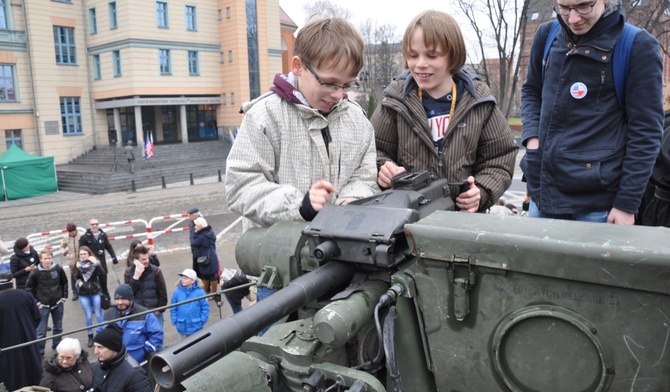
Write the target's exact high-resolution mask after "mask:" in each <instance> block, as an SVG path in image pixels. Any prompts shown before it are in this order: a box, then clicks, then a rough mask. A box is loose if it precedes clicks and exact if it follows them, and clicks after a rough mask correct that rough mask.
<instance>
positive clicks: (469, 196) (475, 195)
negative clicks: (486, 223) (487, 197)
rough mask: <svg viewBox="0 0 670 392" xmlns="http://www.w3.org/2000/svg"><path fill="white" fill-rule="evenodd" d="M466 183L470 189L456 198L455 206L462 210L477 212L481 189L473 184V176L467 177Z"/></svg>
mask: <svg viewBox="0 0 670 392" xmlns="http://www.w3.org/2000/svg"><path fill="white" fill-rule="evenodd" d="M467 181H468V185H469V186H470V189H468V190H467V192H463V193H461V194H460V195H458V197H457V198H456V207H458V208H459V209H460V210H461V211H463V212H477V210H479V201H480V200H481V199H482V195H481V191H480V190H479V188H478V187H477V185H475V178H474V177H473V176H470V177H468V180H467Z"/></svg>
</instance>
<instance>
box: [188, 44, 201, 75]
mask: <svg viewBox="0 0 670 392" xmlns="http://www.w3.org/2000/svg"><path fill="white" fill-rule="evenodd" d="M188 74H189V75H191V76H198V75H200V67H199V66H198V52H195V51H192V50H189V51H188Z"/></svg>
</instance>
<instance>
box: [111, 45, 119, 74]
mask: <svg viewBox="0 0 670 392" xmlns="http://www.w3.org/2000/svg"><path fill="white" fill-rule="evenodd" d="M112 65H113V66H114V76H121V51H120V50H114V51H112Z"/></svg>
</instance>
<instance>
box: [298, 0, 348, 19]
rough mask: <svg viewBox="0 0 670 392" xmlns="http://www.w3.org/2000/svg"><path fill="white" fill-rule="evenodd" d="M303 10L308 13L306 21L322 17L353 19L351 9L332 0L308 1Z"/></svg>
mask: <svg viewBox="0 0 670 392" xmlns="http://www.w3.org/2000/svg"><path fill="white" fill-rule="evenodd" d="M302 10H303V13H304V14H305V15H306V16H305V22H309V21H310V20H313V19H322V18H342V19H346V20H350V19H351V11H349V9H347V8H343V7H340V6H339V5H337V4H335V3H334V2H332V1H330V0H316V1H314V2H312V3H307V4H305V5H303V6H302Z"/></svg>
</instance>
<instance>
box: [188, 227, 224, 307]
mask: <svg viewBox="0 0 670 392" xmlns="http://www.w3.org/2000/svg"><path fill="white" fill-rule="evenodd" d="M193 224H194V225H195V229H194V232H193V235H191V251H192V252H194V254H195V255H197V257H196V260H195V268H193V270H194V271H197V272H198V273H199V275H198V276H199V277H200V279H202V288H203V289H204V290H205V292H206V293H208V294H209V293H211V292H215V291H216V287H217V285H218V281H219V258H218V256H217V255H216V234H214V230H213V229H212V226H210V225H209V224H208V223H207V221H206V220H205V218H203V217H199V218H197V219H196V220H195V221H193Z"/></svg>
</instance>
